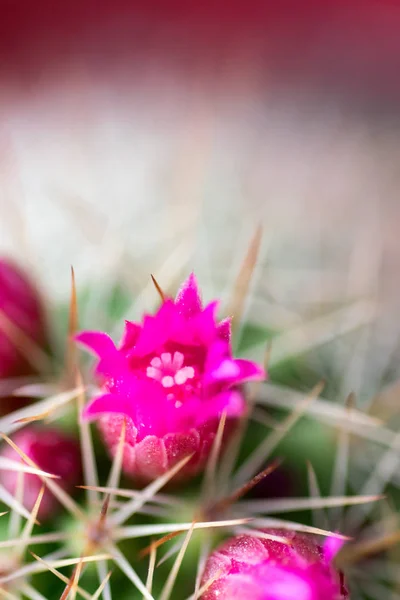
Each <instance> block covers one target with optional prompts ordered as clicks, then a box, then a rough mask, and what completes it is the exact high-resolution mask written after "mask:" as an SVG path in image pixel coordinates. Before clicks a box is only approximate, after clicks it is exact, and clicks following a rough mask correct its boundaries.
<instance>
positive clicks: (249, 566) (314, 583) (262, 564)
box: [202, 529, 349, 600]
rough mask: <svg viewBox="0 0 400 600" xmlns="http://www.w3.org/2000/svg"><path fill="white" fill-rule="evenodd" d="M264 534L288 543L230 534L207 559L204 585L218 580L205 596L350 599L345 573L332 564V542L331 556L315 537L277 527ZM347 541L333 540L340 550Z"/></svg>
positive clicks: (224, 599) (221, 599) (215, 599)
mask: <svg viewBox="0 0 400 600" xmlns="http://www.w3.org/2000/svg"><path fill="white" fill-rule="evenodd" d="M264 533H266V534H270V535H274V536H279V537H283V538H285V539H286V540H288V544H284V543H283V542H279V541H275V540H271V539H267V538H262V537H254V536H250V535H239V536H238V537H235V538H231V539H230V540H228V541H227V542H225V543H224V544H223V545H222V546H221V547H220V548H218V549H217V550H215V551H214V552H213V553H212V554H211V555H210V557H209V558H208V560H207V563H206V567H205V571H204V574H203V580H202V584H203V585H206V584H207V582H210V581H213V583H212V584H211V586H210V587H208V589H207V591H206V592H205V593H204V594H203V595H202V598H204V600H243V598H251V600H339V599H340V600H348V598H349V595H348V592H347V590H346V588H345V586H344V582H343V577H342V574H341V573H338V572H337V571H336V570H335V568H334V567H333V566H332V564H331V558H332V556H331V553H330V550H331V549H332V547H333V546H332V545H331V544H329V542H328V544H329V548H330V549H329V551H328V555H329V559H328V558H327V556H326V553H325V551H324V547H321V546H320V545H318V544H317V543H316V541H315V539H314V538H313V537H311V536H306V535H302V534H299V533H295V532H293V531H289V530H277V529H270V530H264ZM329 539H330V538H329ZM336 540H337V538H335V541H336ZM342 543H343V542H341V540H339V543H337V544H335V545H334V546H335V549H336V551H338V550H339V547H340V546H341V545H342Z"/></svg>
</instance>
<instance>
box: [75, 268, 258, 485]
mask: <svg viewBox="0 0 400 600" xmlns="http://www.w3.org/2000/svg"><path fill="white" fill-rule="evenodd" d="M217 307H218V302H212V303H210V304H208V305H207V306H205V307H204V308H203V306H202V302H201V298H200V294H199V289H198V285H197V281H196V279H195V276H194V275H193V274H192V275H190V277H189V278H188V279H187V280H186V281H185V282H184V284H183V285H182V287H181V289H180V291H179V293H178V295H177V297H176V300H175V301H174V300H172V299H165V300H164V301H163V303H162V305H161V307H160V309H159V310H158V312H157V313H156V314H155V315H154V316H150V315H145V316H144V318H143V322H142V323H132V322H130V321H127V322H126V327H125V332H124V335H123V339H122V341H121V344H120V345H119V347H118V348H117V347H116V346H115V344H114V342H113V341H112V340H111V339H110V338H109V337H108V336H107V335H106V334H105V333H100V332H90V331H86V332H83V333H81V334H79V335H78V336H77V339H78V341H79V342H80V343H82V344H84V345H85V346H86V347H87V348H89V349H90V350H91V351H93V352H94V353H95V354H96V355H97V356H98V358H99V362H98V365H97V369H96V372H97V375H98V376H99V377H100V378H101V382H102V393H101V395H99V396H97V397H95V398H94V399H93V400H92V401H91V402H90V404H89V405H88V406H87V407H86V409H85V412H84V416H85V417H86V418H87V419H99V426H100V429H101V431H102V433H103V436H104V439H105V442H106V445H107V446H108V448H109V449H110V451H111V453H112V454H113V453H114V452H115V451H116V448H117V446H118V441H119V436H120V432H121V426H122V423H123V421H124V419H125V422H126V437H125V449H124V460H123V468H124V470H125V472H126V473H127V474H129V475H132V476H135V477H136V478H139V479H141V480H151V479H154V478H156V477H158V476H159V475H161V474H162V473H165V472H166V471H167V470H168V469H170V468H171V467H172V466H173V465H175V464H176V463H177V462H178V461H179V460H181V459H182V458H184V457H185V456H188V455H190V454H193V456H192V458H191V460H190V462H189V463H188V464H187V465H185V468H184V469H182V471H181V472H180V473H179V476H178V477H180V478H186V477H189V476H192V475H194V474H196V473H198V472H199V471H200V470H201V468H202V467H203V466H204V464H205V462H206V460H207V456H208V454H209V451H210V447H211V445H212V441H213V439H214V437H215V434H216V431H217V428H218V424H219V420H220V417H221V415H222V414H223V413H224V412H226V415H227V423H226V427H225V434H226V435H229V434H230V433H231V432H232V430H233V429H234V426H235V424H236V423H237V421H238V419H240V418H241V417H242V416H243V414H244V413H245V411H246V403H245V400H244V397H243V393H242V389H241V387H240V385H241V384H242V383H244V382H245V381H250V380H259V379H263V378H264V377H265V373H264V370H263V369H262V367H260V366H259V365H257V364H256V363H254V362H251V361H248V360H241V359H235V358H233V357H232V350H231V343H230V320H229V319H226V320H224V321H221V322H220V323H218V322H217V321H216V310H217Z"/></svg>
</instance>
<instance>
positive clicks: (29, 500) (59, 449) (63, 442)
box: [0, 427, 82, 520]
mask: <svg viewBox="0 0 400 600" xmlns="http://www.w3.org/2000/svg"><path fill="white" fill-rule="evenodd" d="M13 441H14V443H15V444H16V445H17V446H18V448H20V450H22V451H23V452H24V453H25V454H26V455H27V456H28V457H29V458H30V459H31V460H33V462H34V463H35V465H36V466H37V467H38V468H39V469H41V470H42V471H45V472H46V473H51V474H52V475H58V476H59V479H55V481H56V482H57V484H58V485H59V486H61V487H62V488H63V489H64V490H66V491H71V490H72V489H73V488H74V486H75V485H78V484H79V483H80V481H81V472H82V468H81V456H80V448H79V444H78V443H77V441H76V440H75V439H74V438H72V437H70V436H68V435H66V434H65V433H64V432H62V431H60V430H58V429H47V428H44V427H43V428H42V427H27V428H26V429H23V430H21V431H19V432H18V433H17V434H16V435H15V436H14V437H13ZM0 455H1V456H3V457H6V458H10V459H12V460H14V461H19V462H24V461H22V458H20V455H19V454H18V453H17V452H16V451H15V450H14V449H13V448H12V447H11V446H9V445H8V444H4V445H3V447H2V449H1V452H0ZM19 478H20V474H19V473H18V472H16V471H6V470H4V471H3V470H1V471H0V483H2V484H3V485H4V487H5V488H6V489H7V490H8V491H9V492H10V493H11V494H16V493H17V487H18V480H19ZM42 485H43V482H42V480H41V479H40V477H38V476H37V475H32V474H28V473H24V475H23V502H22V503H23V505H24V506H25V508H26V509H27V510H29V511H30V510H32V508H33V506H34V504H35V502H36V499H37V497H38V494H39V492H40V489H41V487H42ZM58 507H59V504H58V501H57V500H56V498H55V497H54V496H53V494H52V493H51V492H50V491H49V490H47V489H46V491H45V493H44V495H43V498H42V502H41V505H40V509H39V519H40V520H46V519H48V518H49V517H51V516H52V515H53V513H54V511H55V510H57V509H58Z"/></svg>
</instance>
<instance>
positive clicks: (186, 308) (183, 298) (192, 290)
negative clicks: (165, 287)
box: [175, 273, 202, 318]
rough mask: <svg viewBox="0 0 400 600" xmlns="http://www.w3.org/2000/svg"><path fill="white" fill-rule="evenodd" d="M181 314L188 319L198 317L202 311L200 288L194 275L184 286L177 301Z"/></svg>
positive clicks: (191, 275)
mask: <svg viewBox="0 0 400 600" xmlns="http://www.w3.org/2000/svg"><path fill="white" fill-rule="evenodd" d="M175 304H176V306H177V307H178V309H179V312H180V313H181V314H182V315H183V316H184V317H186V318H191V317H194V316H195V315H197V314H198V313H199V312H201V310H202V302H201V297H200V292H199V286H198V284H197V279H196V277H195V275H194V273H191V274H190V275H189V277H188V278H187V279H186V281H185V282H184V283H183V284H182V286H181V288H180V290H179V292H178V294H177V296H176V300H175Z"/></svg>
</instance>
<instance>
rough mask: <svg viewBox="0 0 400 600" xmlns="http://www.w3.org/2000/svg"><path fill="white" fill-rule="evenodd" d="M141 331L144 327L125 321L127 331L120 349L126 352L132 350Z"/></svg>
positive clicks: (125, 330)
mask: <svg viewBox="0 0 400 600" xmlns="http://www.w3.org/2000/svg"><path fill="white" fill-rule="evenodd" d="M141 330H142V326H141V325H139V324H138V323H132V321H125V329H124V333H123V335H122V339H121V342H120V345H119V349H120V350H123V351H124V350H125V351H126V350H129V349H130V348H132V347H133V346H134V345H135V344H136V342H137V340H138V338H139V335H140V332H141Z"/></svg>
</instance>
